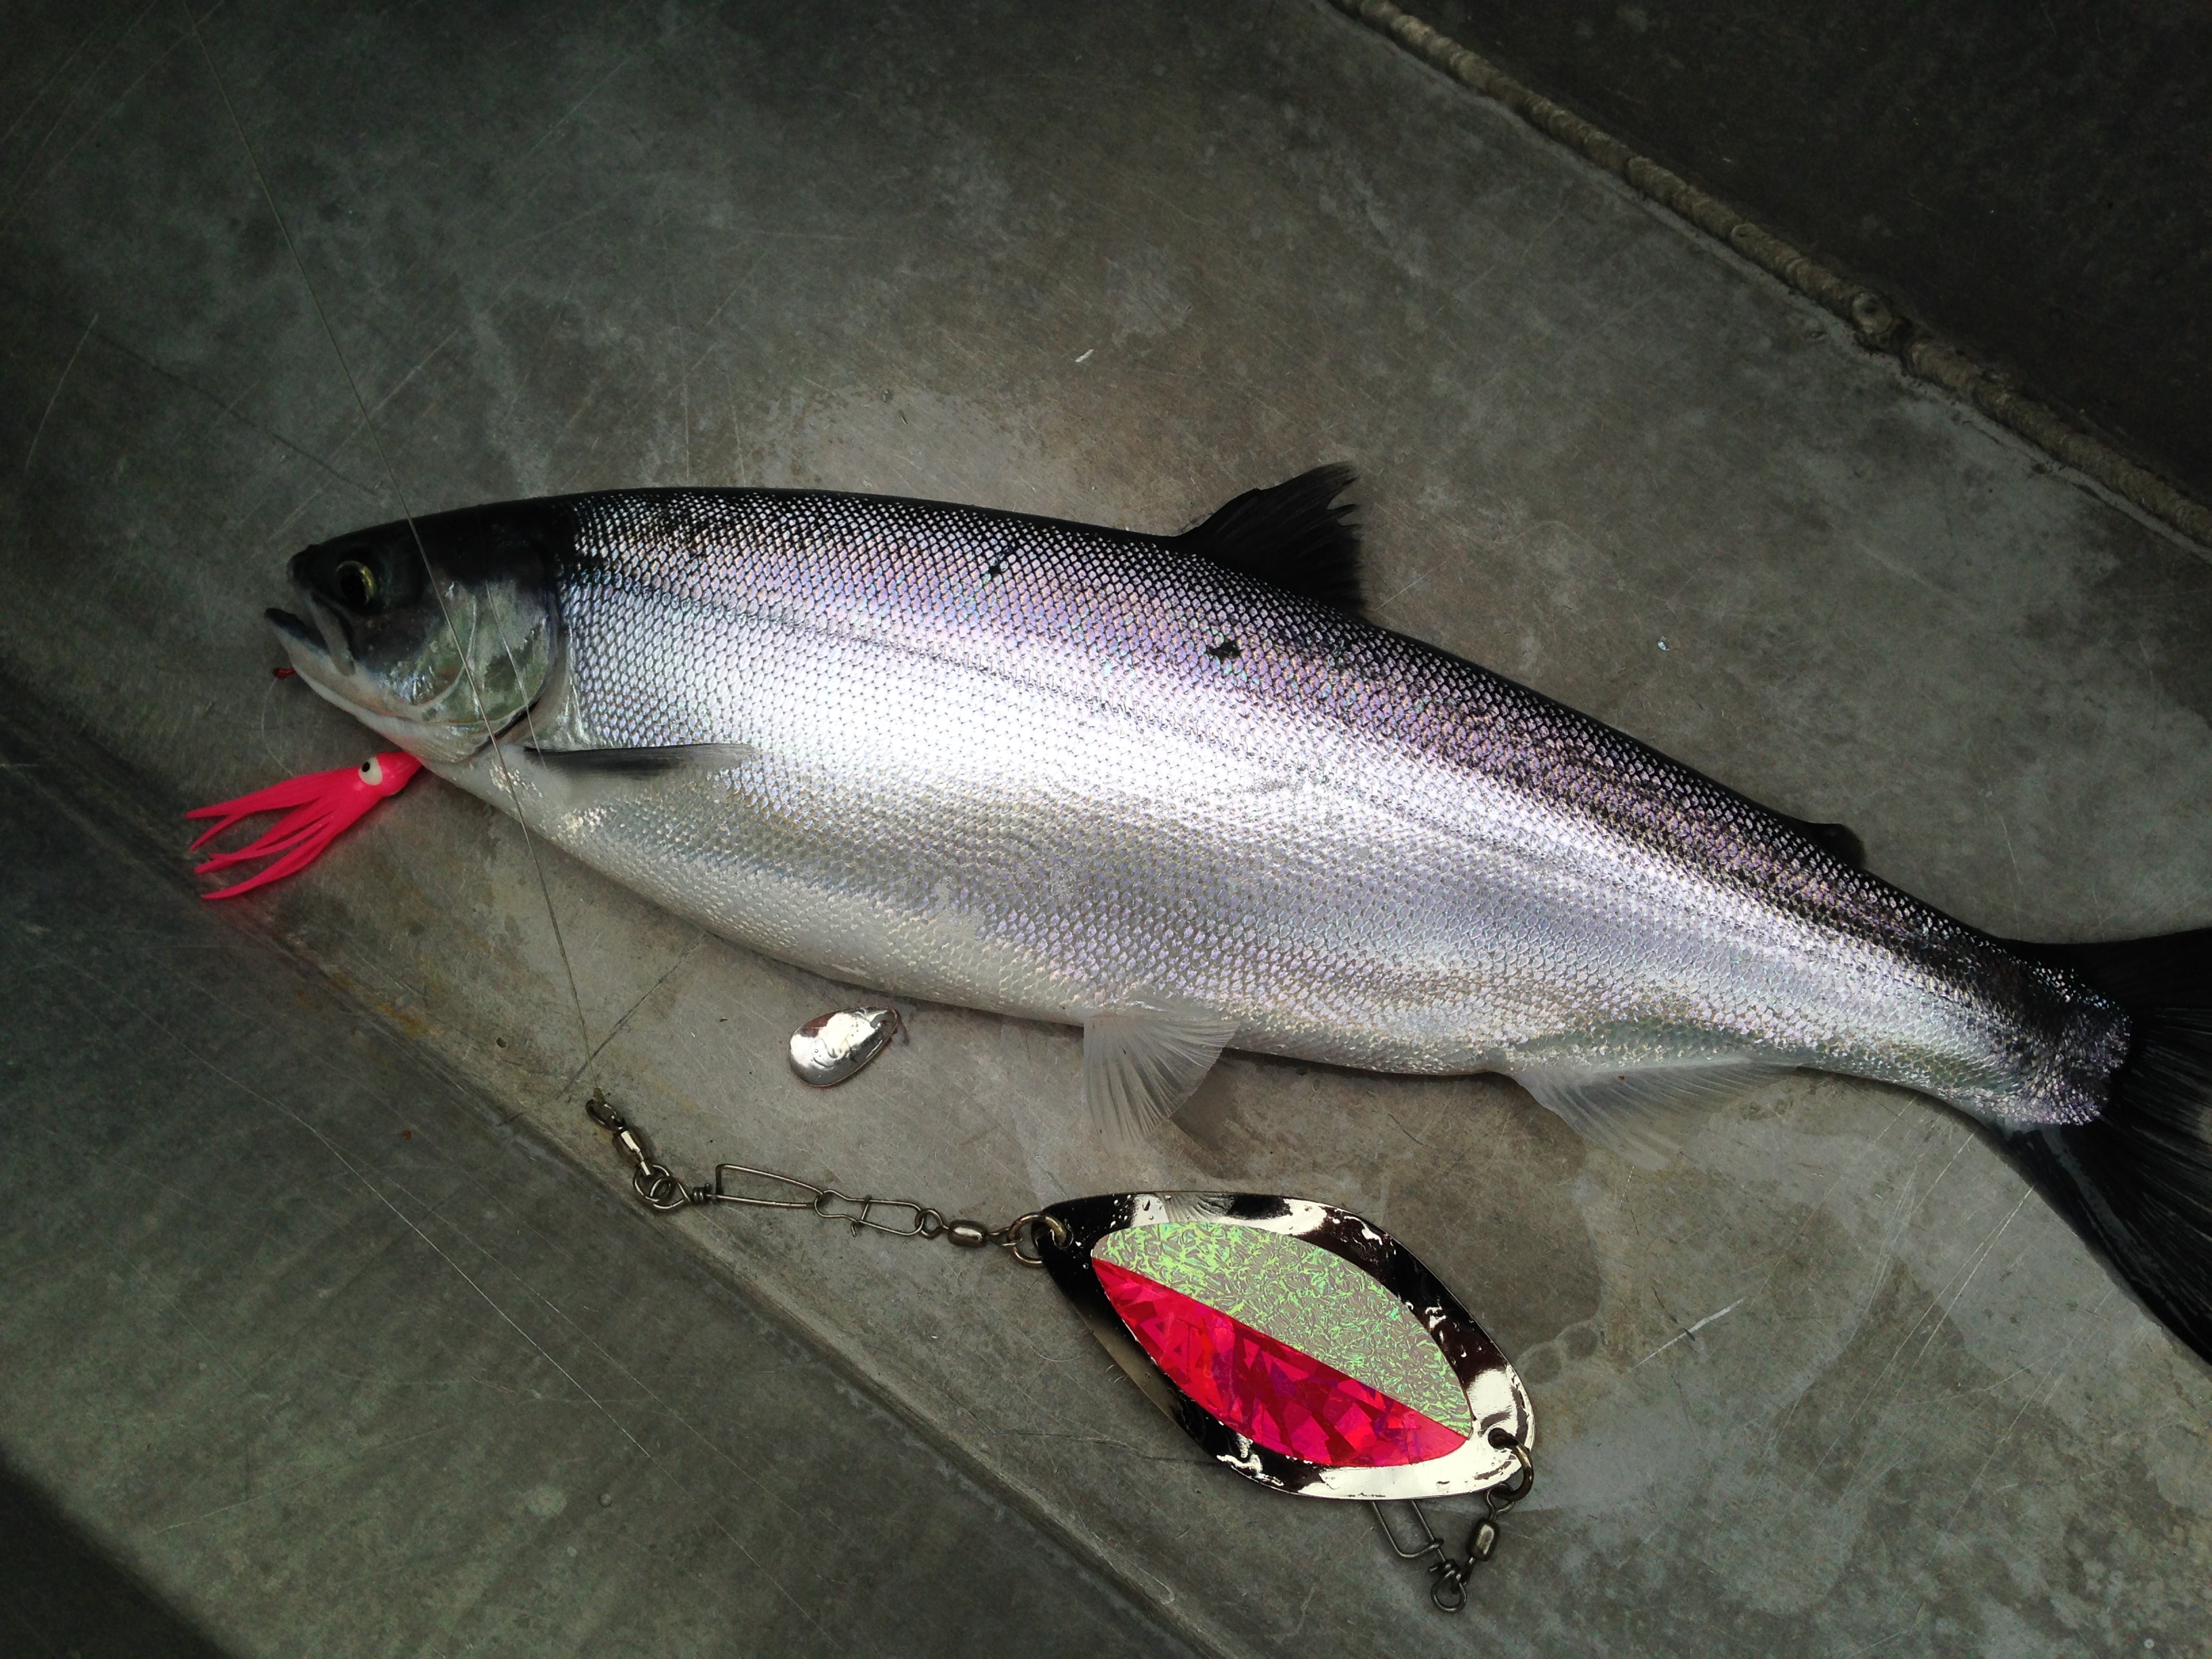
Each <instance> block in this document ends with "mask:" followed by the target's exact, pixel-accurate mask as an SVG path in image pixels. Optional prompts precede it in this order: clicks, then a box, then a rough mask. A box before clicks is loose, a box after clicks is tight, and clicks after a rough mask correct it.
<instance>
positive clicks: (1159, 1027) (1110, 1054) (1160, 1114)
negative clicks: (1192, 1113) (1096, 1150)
mask: <svg viewBox="0 0 2212 1659" xmlns="http://www.w3.org/2000/svg"><path fill="white" fill-rule="evenodd" d="M1236 1035H1237V1022H1236V1021H1235V1020H1233V1019H1231V1018H1229V1017H1228V1016H1227V1015H1226V1014H1223V1013H1220V1012H1217V1011H1215V1010H1213V1009H1212V1008H1207V1007H1206V1006H1202V1005H1200V1004H1195V1003H1173V1004H1168V1005H1164V1006H1151V1005H1148V1004H1143V1003H1125V1004H1121V1005H1120V1006H1115V1007H1111V1008H1102V1009H1100V1010H1099V1011H1098V1012H1097V1013H1094V1014H1093V1015H1091V1018H1089V1019H1087V1020H1085V1021H1084V1023H1083V1092H1084V1094H1085V1097H1086V1098H1087V1099H1088V1100H1089V1102H1090V1106H1091V1116H1092V1118H1093V1119H1095V1120H1096V1121H1097V1123H1098V1125H1099V1127H1102V1128H1103V1129H1106V1130H1108V1131H1109V1132H1110V1133H1116V1134H1119V1135H1122V1136H1125V1137H1128V1138H1134V1137H1136V1136H1139V1135H1141V1134H1143V1133H1145V1132H1146V1131H1147V1130H1149V1129H1151V1128H1152V1127H1155V1126H1156V1125H1158V1124H1161V1123H1164V1122H1166V1121H1168V1119H1170V1117H1173V1116H1174V1115H1175V1113H1176V1108H1178V1107H1179V1106H1181V1105H1182V1103H1183V1102H1184V1101H1186V1100H1188V1099H1189V1098H1190V1097H1191V1094H1192V1092H1193V1091H1195V1090H1196V1089H1197V1087H1198V1085H1200V1084H1201V1083H1203V1082H1204V1081H1205V1080H1206V1073H1208V1072H1210V1071H1212V1069H1213V1062H1214V1061H1215V1060H1218V1059H1220V1058H1221V1050H1222V1048H1223V1047H1224V1046H1225V1044H1226V1043H1227V1042H1228V1041H1229V1039H1230V1038H1231V1037H1232V1036H1236Z"/></svg>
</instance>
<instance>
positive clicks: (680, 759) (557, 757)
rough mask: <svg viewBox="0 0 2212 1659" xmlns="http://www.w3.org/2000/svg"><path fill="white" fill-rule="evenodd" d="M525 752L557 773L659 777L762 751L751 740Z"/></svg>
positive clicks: (736, 762) (718, 767) (717, 767)
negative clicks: (747, 741) (633, 747)
mask: <svg viewBox="0 0 2212 1659" xmlns="http://www.w3.org/2000/svg"><path fill="white" fill-rule="evenodd" d="M526 753H527V754H528V755H529V756H530V757H531V758H532V759H533V760H538V761H543V762H544V763H545V764H546V765H548V766H550V767H551V768H553V769H554V770H556V771H558V772H568V773H574V774H594V775H599V776H601V777H624V778H657V777H659V776H661V775H663V774H665V773H669V772H678V771H684V770H687V769H689V770H702V771H708V772H726V771H728V770H729V769H731V768H732V767H735V766H743V765H744V764H745V763H746V762H748V761H755V760H758V759H759V758H760V750H757V749H756V748H754V747H753V746H752V744H749V743H671V744H659V745H658V746H653V747H646V748H635V749H531V750H526Z"/></svg>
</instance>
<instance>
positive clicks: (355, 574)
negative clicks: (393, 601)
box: [331, 559, 381, 611]
mask: <svg viewBox="0 0 2212 1659" xmlns="http://www.w3.org/2000/svg"><path fill="white" fill-rule="evenodd" d="M331 586H333V587H335V588H337V594H338V598H339V599H341V600H342V601H343V603H344V604H345V605H346V606H347V607H348V608H349V609H350V610H354V611H367V610H368V609H369V608H370V607H371V606H373V605H375V603H376V596H377V594H378V593H379V592H380V591H381V587H380V584H379V583H378V581H377V580H376V572H374V570H371V569H370V568H368V566H367V565H365V564H363V563H362V562H361V561H360V560H359V559H348V560H347V561H346V562H344V563H343V564H342V565H340V566H339V567H338V568H337V569H336V570H334V571H332V572H331Z"/></svg>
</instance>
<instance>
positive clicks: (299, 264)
mask: <svg viewBox="0 0 2212 1659" xmlns="http://www.w3.org/2000/svg"><path fill="white" fill-rule="evenodd" d="M184 12H185V27H188V28H189V29H191V34H192V44H193V45H195V46H197V47H198V48H199V51H200V60H201V62H203V63H204V64H206V65H207V69H208V75H209V76H210V79H212V80H213V81H214V82H215V89H216V96H217V97H218V98H220V99H222V108H223V113H224V114H225V115H227V116H228V117H229V118H230V127H231V131H233V132H234V133H236V134H237V135H238V144H239V148H240V149H242V150H244V151H245V152H246V166H247V167H249V168H251V169H252V173H253V183H254V185H255V187H256V188H257V189H258V190H259V191H260V192H261V199H262V200H263V202H264V203H266V204H268V208H269V216H270V218H272V219H274V220H275V221H276V234H278V235H280V236H282V237H283V239H284V251H285V252H287V253H289V254H290V255H291V257H292V269H293V270H295V271H297V272H298V273H299V276H300V286H301V287H302V288H303V289H306V290H307V303H308V304H309V305H310V306H312V307H313V308H314V313H315V320H316V322H318V323H319V324H320V325H321V326H322V331H323V337H324V338H325V339H326V340H328V341H329V342H330V346H331V356H333V357H335V358H336V359H337V365H338V373H339V374H343V376H345V383H346V390H347V391H349V392H351V393H352V394H353V402H354V407H355V409H356V410H358V411H360V414H361V424H362V429H363V430H364V431H366V432H367V433H368V441H369V443H370V445H371V447H374V450H375V451H376V459H377V462H378V465H380V466H381V467H382V468H383V469H384V480H385V483H386V485H387V486H388V487H389V488H390V489H391V491H392V499H393V500H394V501H398V503H399V516H400V517H401V519H402V520H404V521H405V523H406V526H407V533H408V535H409V536H410V538H412V539H413V541H414V543H415V551H416V556H418V557H420V558H421V560H422V576H423V580H425V581H426V582H427V583H428V586H429V588H430V592H431V595H432V597H433V598H435V599H436V600H437V601H438V612H439V614H440V615H441V617H444V619H445V623H446V633H447V636H448V637H449V638H451V639H452V641H453V653H454V655H455V656H456V657H457V658H458V659H459V663H460V672H461V678H462V679H463V680H464V681H465V682H466V684H467V685H468V688H469V696H470V698H471V701H473V702H475V704H476V714H477V725H478V726H482V727H483V730H484V732H485V736H486V741H487V742H489V744H490V745H491V751H492V757H493V759H494V760H495V762H496V763H498V766H499V775H500V781H501V783H502V784H503V785H504V786H505V787H506V789H507V799H509V800H510V801H512V802H513V805H514V821H515V823H517V824H518V825H520V828H521V830H522V845H523V849H524V851H525V852H526V854H528V855H529V859H530V867H531V871H532V873H533V874H535V875H536V877H537V878H538V896H540V897H541V898H542V899H544V902H545V920H546V922H547V924H548V925H549V926H550V927H551V928H552V930H553V945H554V948H555V949H556V951H558V952H559V954H560V957H561V971H562V974H563V975H565V976H566V978H567V980H568V1000H569V1002H570V1003H571V1004H572V1005H573V1006H574V1008H575V1011H576V1034H577V1036H578V1038H579V1040H580V1042H581V1044H582V1048H583V1054H584V1058H583V1060H582V1062H581V1063H580V1065H579V1066H577V1067H576V1070H575V1072H574V1074H573V1075H572V1076H571V1077H570V1079H569V1082H568V1086H570V1087H573V1086H574V1085H575V1083H576V1082H577V1081H578V1080H579V1079H581V1078H582V1077H583V1076H584V1075H585V1074H586V1073H587V1072H589V1071H590V1070H591V1067H592V1063H593V1061H594V1060H597V1058H598V1054H597V1051H596V1050H594V1049H593V1048H592V1027H591V1022H590V1021H589V1020H587V1019H586V1018H585V1017H584V998H583V994H582V993H581V992H580V990H579V989H578V988H577V985H576V969H575V964H574V963H572V962H571V961H570V960H569V959H568V940H567V939H565V938H563V937H562V932H561V918H560V916H559V915H558V914H557V913H556V911H555V910H554V908H553V889H552V885H551V884H550V882H549V881H548V880H547V879H546V875H545V866H544V860H541V859H540V858H539V857H538V842H537V838H536V837H535V836H532V834H531V833H530V820H529V819H528V817H526V816H525V815H524V813H523V810H522V793H521V791H520V789H519V788H518V787H516V785H515V781H514V773H513V770H512V769H510V768H509V767H508V765H507V752H506V750H504V749H502V748H501V745H500V743H499V740H498V738H497V735H496V734H495V733H494V732H492V730H491V720H490V717H489V715H487V714H485V713H484V702H483V685H482V684H480V683H479V682H478V680H477V676H476V673H475V671H474V670H473V669H472V668H471V665H470V663H471V659H470V656H469V652H468V648H467V646H466V644H465V642H464V641H462V638H461V630H460V625H459V623H456V622H455V621H454V620H453V607H452V606H451V605H448V604H447V602H446V595H445V592H444V590H443V589H441V587H440V586H438V573H437V571H436V570H435V568H433V566H432V565H431V563H430V550H429V549H428V548H427V547H426V546H424V545H423V544H422V532H421V531H420V530H419V529H418V528H416V523H415V514H414V512H413V510H412V509H411V508H410V507H409V505H408V501H407V492H406V491H405V490H404V489H402V488H401V487H400V483H399V474H398V471H397V470H395V469H394V468H393V466H392V457H391V454H390V453H389V452H388V451H386V448H385V447H384V439H383V436H382V435H380V433H379V432H378V431H377V429H376V422H374V420H373V419H371V418H370V416H369V412H368V399H367V398H364V397H362V392H361V383H360V382H359V381H358V380H356V379H355V378H354V373H353V366H352V365H351V364H350V363H349V362H347V361H346V355H345V349H344V348H343V346H341V345H339V343H338V337H337V330H336V329H335V328H333V327H331V319H330V313H328V312H326V311H325V310H324V309H323V301H322V296H321V295H319V294H318V293H316V291H315V283H314V279H313V277H311V276H308V275H307V262H306V261H305V260H304V259H302V258H301V257H300V248H299V245H298V244H297V243H296V242H295V241H294V240H292V230H291V227H290V226H289V225H288V224H286V223H285V222H284V216H283V213H282V212H281V211H280V210H278V208H277V206H276V195H275V193H274V192H273V191H270V188H269V179H268V176H267V175H266V174H265V173H263V172H262V170H261V161H260V158H259V157H258V156H257V155H255V154H254V151H253V143H252V140H251V139H249V138H247V137H246V127H245V124H244V123H242V122H241V121H240V119H239V118H238V110H237V107H236V106H234V105H233V104H232V102H231V101H230V88H228V86H227V85H225V84H224V82H223V78H222V70H220V69H218V68H216V61H215V56H214V54H213V53H212V52H209V51H208V46H207V41H206V40H205V38H204V36H202V34H201V33H200V25H199V19H198V18H197V17H195V16H194V15H192V10H191V3H190V0H184ZM501 648H502V649H505V650H506V651H507V662H508V665H510V666H513V662H514V656H513V650H512V649H511V648H508V647H506V645H505V642H504V641H502V642H501ZM519 683H520V678H519V676H518V684H519ZM523 718H524V719H525V720H529V718H530V711H529V710H528V709H527V708H525V709H524V711H523ZM531 737H532V741H533V742H535V741H536V738H537V727H536V726H535V725H534V724H532V726H531Z"/></svg>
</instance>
